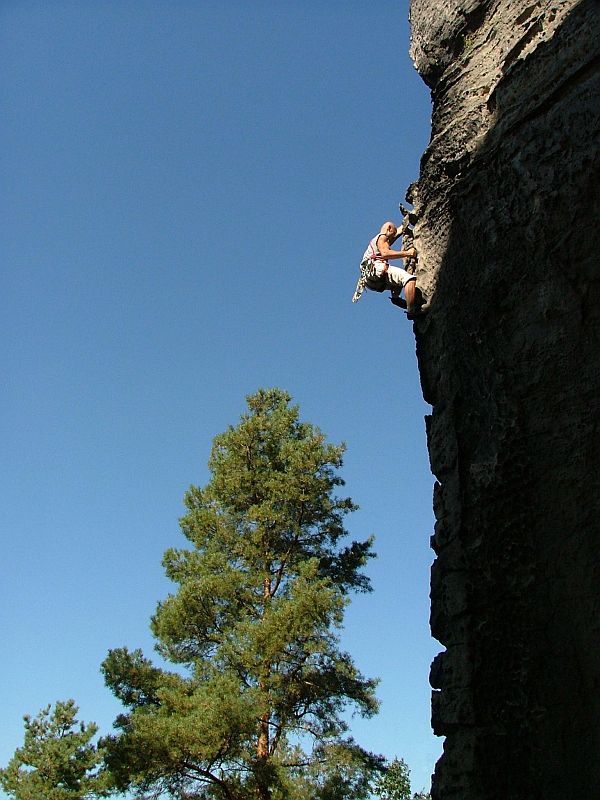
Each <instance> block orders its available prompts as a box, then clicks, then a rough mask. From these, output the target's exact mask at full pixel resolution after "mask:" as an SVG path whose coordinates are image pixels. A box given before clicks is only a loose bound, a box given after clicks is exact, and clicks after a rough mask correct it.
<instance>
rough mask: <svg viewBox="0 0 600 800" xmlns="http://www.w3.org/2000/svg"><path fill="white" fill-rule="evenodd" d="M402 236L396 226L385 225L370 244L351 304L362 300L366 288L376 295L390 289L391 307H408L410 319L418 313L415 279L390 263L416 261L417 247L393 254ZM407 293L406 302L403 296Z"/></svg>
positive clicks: (361, 265)
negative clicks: (395, 243) (398, 259)
mask: <svg viewBox="0 0 600 800" xmlns="http://www.w3.org/2000/svg"><path fill="white" fill-rule="evenodd" d="M400 235H401V234H400V233H399V232H398V228H397V226H396V225H395V224H394V223H393V222H390V221H388V222H384V223H383V225H382V226H381V229H380V231H379V233H378V234H377V236H374V237H373V238H372V239H371V241H370V242H369V244H368V246H367V249H366V250H365V253H364V255H363V257H362V261H361V263H360V272H361V276H360V278H359V280H358V284H357V286H356V291H355V292H354V297H353V298H352V302H354V303H355V302H356V301H357V300H358V298H359V297H360V296H361V294H362V292H363V289H364V288H365V286H366V287H367V288H368V289H373V290H374V291H376V292H382V291H384V290H385V289H391V292H392V298H391V299H392V303H394V305H398V306H401V307H402V308H404V307H406V310H407V315H408V317H409V319H411V318H412V317H414V316H416V315H417V314H418V313H419V302H418V299H417V291H416V285H415V284H416V277H415V276H414V275H411V274H410V272H407V271H406V270H405V269H403V268H402V267H396V266H392V265H391V264H390V263H389V261H390V259H394V258H415V256H416V255H417V251H416V250H415V248H414V247H411V248H410V249H409V250H392V248H391V245H392V244H394V242H395V241H396V239H397V238H398V237H399V236H400ZM403 289H404V298H405V300H404V301H403V300H402V299H401V298H400V293H401V292H402V290H403Z"/></svg>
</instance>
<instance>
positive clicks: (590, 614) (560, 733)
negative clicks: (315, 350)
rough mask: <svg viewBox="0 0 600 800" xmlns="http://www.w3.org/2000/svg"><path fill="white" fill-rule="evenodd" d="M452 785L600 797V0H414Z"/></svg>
mask: <svg viewBox="0 0 600 800" xmlns="http://www.w3.org/2000/svg"><path fill="white" fill-rule="evenodd" d="M411 22H412V30H413V41H412V56H413V59H414V61H415V64H416V66H417V68H418V70H419V72H420V73H421V75H422V76H423V78H424V80H425V81H426V83H427V84H428V85H429V86H430V87H431V90H432V96H433V104H434V107H433V118H432V126H433V127H432V139H431V143H430V145H429V147H428V148H427V150H426V152H425V154H424V156H423V160H422V164H421V175H420V178H419V181H418V184H417V186H416V189H415V192H414V195H413V200H414V203H415V210H416V212H417V214H418V217H419V221H418V223H417V225H416V228H415V234H416V245H417V249H418V250H419V253H420V263H419V269H418V280H419V285H420V286H421V287H422V289H423V290H424V292H425V293H426V295H427V296H428V299H429V302H430V310H429V313H428V314H427V316H426V317H424V318H422V319H420V320H418V321H417V322H416V323H415V330H416V336H417V353H418V358H419V368H420V373H421V382H422V387H423V393H424V396H425V399H426V400H427V401H428V402H429V403H431V404H432V406H433V412H432V415H431V417H430V418H429V420H428V441H429V451H430V459H431V465H432V470H433V472H434V474H435V476H436V478H437V483H436V489H435V496H434V508H435V515H436V529H435V535H434V537H433V540H432V541H433V547H434V550H435V552H436V554H437V558H436V560H435V562H434V566H433V572H432V610H431V626H432V631H433V634H434V636H435V637H436V639H438V640H439V641H440V642H441V643H442V645H443V646H444V648H445V651H444V652H443V653H442V654H441V655H440V656H438V658H437V659H436V660H435V662H434V664H433V666H432V672H431V681H432V685H433V687H434V693H433V726H434V730H435V731H436V733H438V734H441V735H444V736H446V741H445V747H444V755H443V756H442V758H441V760H440V762H439V763H438V765H437V767H436V774H435V776H434V785H433V797H434V800H435V799H437V800H458V799H459V798H460V800H475V799H477V800H484V799H485V800H487V799H488V798H502V800H521V798H522V799H523V800H538V799H539V800H565V798H590V799H591V798H595V797H600V758H599V754H600V666H599V665H600V410H599V409H600V156H599V148H600V2H599V0H579V2H577V1H576V0H563V1H562V2H560V0H554V1H553V2H551V0H538V1H537V2H535V0H531V1H529V0H496V1H495V2H492V0H412V3H411Z"/></svg>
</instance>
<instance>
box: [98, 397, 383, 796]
mask: <svg viewBox="0 0 600 800" xmlns="http://www.w3.org/2000/svg"><path fill="white" fill-rule="evenodd" d="M290 400H291V398H290V396H289V395H288V394H287V393H285V392H283V391H281V390H278V389H270V390H260V391H258V392H257V393H256V394H255V395H252V396H250V397H248V398H247V402H248V412H247V413H245V414H244V415H243V416H242V419H241V421H240V424H239V425H238V426H237V427H230V428H229V429H228V430H227V431H226V432H225V433H223V434H221V435H219V436H217V437H216V438H215V440H214V444H213V448H212V452H211V456H210V460H209V468H210V471H211V475H212V477H211V479H210V481H209V482H208V484H207V485H206V486H205V487H204V488H198V487H191V488H190V490H189V491H188V492H187V494H186V497H185V504H186V508H187V513H186V514H185V516H184V517H183V518H182V520H181V528H182V531H183V533H184V535H185V536H186V538H187V539H188V541H189V543H190V547H189V548H188V549H170V550H168V551H167V552H166V554H165V556H164V560H163V564H164V567H165V570H166V574H167V575H168V577H169V578H170V579H171V580H172V581H173V582H174V583H175V584H176V586H177V590H176V592H175V593H174V594H172V595H170V596H168V597H167V599H166V600H165V601H164V602H162V603H160V604H159V605H158V608H157V611H156V613H155V615H154V617H153V619H152V630H153V633H154V635H155V637H156V640H157V650H158V651H159V653H160V654H161V656H162V657H163V658H164V659H165V660H166V661H169V662H171V663H173V664H175V665H177V668H176V669H173V670H166V669H162V668H159V667H157V666H155V665H154V664H152V663H151V661H149V660H148V659H147V658H145V657H144V655H143V654H142V653H141V652H140V651H133V652H130V651H129V650H127V649H126V648H123V649H119V650H114V651H111V652H110V653H109V655H108V657H107V659H106V660H105V662H104V664H103V670H104V674H105V678H106V682H107V684H108V686H109V687H110V688H111V689H112V691H113V692H114V694H115V695H116V696H117V697H118V698H120V700H121V701H122V702H123V704H124V705H125V706H126V707H127V713H126V714H123V715H122V716H120V717H119V718H118V719H117V721H116V726H117V728H118V730H119V733H118V734H116V735H114V736H111V737H108V738H106V739H105V740H104V741H103V746H104V747H106V749H107V751H108V754H107V759H106V761H107V765H108V769H109V771H110V775H111V777H112V780H113V784H114V786H115V787H116V788H118V789H120V790H125V789H127V788H129V789H134V790H137V791H138V792H142V793H144V792H147V793H149V795H150V794H151V796H153V797H157V796H160V795H161V793H163V794H164V795H165V796H171V797H175V798H180V799H181V800H183V798H205V799H206V800H209V799H211V800H213V799H214V800H248V799H249V798H252V799H253V800H283V798H289V799H290V800H308V798H310V800H344V799H345V798H365V797H368V795H369V781H370V779H371V777H372V775H373V773H374V771H377V770H378V769H379V768H380V767H381V765H382V761H383V760H382V759H381V758H379V757H378V756H374V755H373V754H371V753H368V752H366V751H365V750H363V749H362V748H361V747H359V746H358V745H357V744H356V743H355V742H354V741H353V740H352V738H350V737H349V736H348V727H347V723H346V722H345V721H344V718H343V712H344V711H345V709H346V708H348V707H352V708H354V710H356V711H358V712H359V713H360V714H361V715H363V716H370V715H372V714H374V713H375V712H376V709H377V703H376V700H375V696H374V689H375V683H376V682H375V681H373V680H369V679H366V678H364V677H363V676H362V675H361V674H360V672H359V671H358V670H357V668H356V667H355V665H354V663H353V661H352V659H351V657H350V655H348V654H347V653H345V652H343V651H342V650H341V649H340V646H339V637H338V630H339V628H340V627H341V625H342V621H343V614H344V608H345V606H346V604H347V603H348V596H349V593H350V592H351V591H369V590H370V586H369V581H368V579H367V577H366V576H365V575H364V574H363V573H362V572H361V568H362V567H363V566H364V565H365V563H366V562H367V560H368V559H369V558H370V557H371V556H372V552H371V540H368V541H363V542H352V543H350V544H348V545H343V544H342V540H343V539H344V537H346V536H347V531H346V530H345V528H344V517H345V516H346V515H347V514H348V513H349V512H351V511H353V510H355V508H356V506H355V505H354V504H353V503H352V501H351V500H350V499H349V498H339V497H337V496H335V494H334V493H335V490H336V488H337V487H339V486H343V480H342V479H341V478H340V477H339V475H338V469H339V468H340V467H341V465H342V455H343V452H344V447H343V446H338V445H333V444H329V443H327V442H326V441H325V437H324V436H323V434H322V433H321V432H320V431H319V430H318V428H316V427H314V426H313V425H311V424H309V423H305V422H301V421H300V420H299V413H298V408H297V407H296V406H293V405H290ZM149 795H144V796H149ZM137 796H141V795H140V794H138V795H137Z"/></svg>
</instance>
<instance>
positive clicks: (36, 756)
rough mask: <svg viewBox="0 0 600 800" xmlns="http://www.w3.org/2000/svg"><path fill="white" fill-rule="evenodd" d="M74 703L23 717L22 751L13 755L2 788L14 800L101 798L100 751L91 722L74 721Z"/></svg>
mask: <svg viewBox="0 0 600 800" xmlns="http://www.w3.org/2000/svg"><path fill="white" fill-rule="evenodd" d="M77 711H78V709H77V706H76V705H75V703H74V702H73V700H67V701H66V702H58V703H56V704H55V707H54V709H53V710H51V706H48V707H47V708H45V709H43V710H42V711H40V713H39V714H38V715H37V716H36V717H34V718H33V719H32V718H31V717H30V716H29V715H27V716H25V717H24V718H23V719H24V721H25V740H24V744H23V747H20V748H18V749H17V750H16V751H15V754H14V755H13V757H12V759H11V760H10V762H9V764H8V766H7V767H6V768H5V769H1V770H0V785H1V786H2V788H3V789H4V791H5V792H7V794H9V795H10V796H11V797H14V798H16V800H80V799H81V798H85V797H88V796H90V795H91V794H101V793H102V784H101V782H100V780H99V779H98V776H97V772H96V770H97V766H98V764H99V762H100V761H101V758H102V753H101V751H99V750H97V748H96V747H95V745H94V744H93V743H92V741H91V740H92V739H93V737H94V735H95V734H96V731H97V728H96V725H95V724H94V723H90V724H89V725H86V724H85V723H83V722H78V721H77V719H76V716H77Z"/></svg>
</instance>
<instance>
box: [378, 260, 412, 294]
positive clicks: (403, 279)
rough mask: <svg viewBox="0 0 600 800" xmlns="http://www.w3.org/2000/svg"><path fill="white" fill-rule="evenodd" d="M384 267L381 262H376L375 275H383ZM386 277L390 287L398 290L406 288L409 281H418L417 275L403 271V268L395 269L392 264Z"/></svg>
mask: <svg viewBox="0 0 600 800" xmlns="http://www.w3.org/2000/svg"><path fill="white" fill-rule="evenodd" d="M384 266H385V264H383V263H382V262H381V261H376V262H375V274H376V275H377V276H380V275H381V274H382V272H383V268H384ZM386 277H387V279H388V282H389V284H390V286H391V287H393V288H397V289H402V288H404V287H405V286H406V284H407V283H408V282H409V281H416V280H417V278H416V276H415V275H411V274H410V272H407V271H406V270H405V269H402V267H394V266H392V265H391V264H390V265H389V267H388V270H387V275H386Z"/></svg>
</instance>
